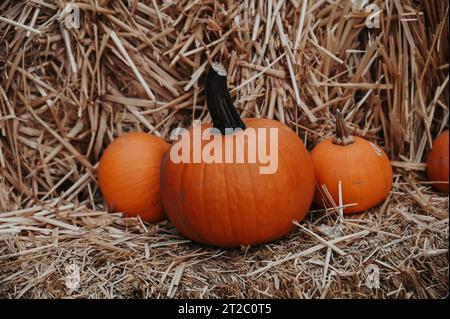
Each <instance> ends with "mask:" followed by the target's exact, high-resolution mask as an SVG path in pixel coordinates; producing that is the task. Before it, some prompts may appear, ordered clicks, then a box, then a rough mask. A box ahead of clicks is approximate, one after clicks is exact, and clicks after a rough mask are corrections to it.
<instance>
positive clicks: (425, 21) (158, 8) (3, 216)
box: [0, 0, 449, 298]
mask: <svg viewBox="0 0 450 319" xmlns="http://www.w3.org/2000/svg"><path fill="white" fill-rule="evenodd" d="M356 2H357V1H355V3H356ZM373 3H375V4H376V5H378V7H379V8H380V9H382V14H381V16H380V17H381V21H380V28H372V29H370V28H367V27H366V24H365V19H366V18H367V17H368V13H366V12H364V10H358V9H355V8H353V7H352V6H351V4H350V1H337V2H336V3H334V2H332V1H325V0H317V1H311V0H310V1H307V0H289V1H288V0H278V1H272V0H268V1H255V0H245V1H233V0H230V1H223V2H220V3H219V2H215V1H206V0H205V1H193V0H184V1H156V0H152V1H135V0H130V1H109V0H98V1H87V0H83V1H79V2H77V5H78V7H79V9H80V12H81V24H80V28H79V29H76V28H75V29H74V28H68V27H67V25H66V24H65V23H64V21H65V20H64V18H65V16H64V11H63V9H64V8H65V3H64V1H56V0H55V1H50V0H45V1H42V0H30V1H27V2H22V1H20V2H19V1H13V0H6V1H3V2H2V3H1V4H0V17H1V19H0V83H1V86H0V132H1V133H0V212H1V213H0V268H1V272H0V296H2V297H8V298H19V297H33V298H37V297H41V298H43V297H45V298H61V297H101V298H113V297H151V298H167V297H175V298H182V297H187V298H193V297H194V298H218V297H225V298H228V297H244V298H441V297H444V296H447V295H448V197H447V196H442V195H439V194H437V193H435V192H434V191H433V190H432V189H431V185H430V183H429V182H426V181H425V180H424V174H423V170H424V164H423V161H424V156H425V154H426V151H427V150H428V149H429V148H430V146H431V141H432V138H433V137H434V136H436V135H437V134H438V133H439V132H440V131H442V130H443V128H444V127H445V125H446V123H447V121H448V102H449V96H448V80H449V76H448V68H449V64H448V52H449V50H448V41H447V39H448V3H447V2H445V1H440V0H433V1H424V2H422V1H413V0H405V1H400V0H388V1H373ZM212 61H221V62H223V63H224V64H225V65H227V66H228V74H230V77H229V84H230V87H231V89H232V90H233V96H234V97H235V99H236V106H237V108H238V110H239V112H240V113H241V115H242V116H243V117H268V118H274V119H277V120H279V121H281V122H284V123H286V124H287V125H289V126H290V127H292V128H293V129H294V130H295V131H296V132H297V133H298V134H299V136H300V137H301V138H302V140H303V141H304V142H305V144H306V145H307V146H308V148H311V147H313V146H314V145H315V144H316V143H317V142H318V141H320V140H321V139H323V138H325V137H328V136H330V135H331V134H332V131H333V130H332V127H333V120H334V119H333V116H332V114H333V110H334V109H335V108H336V107H339V108H341V110H342V112H343V114H344V115H345V117H346V119H347V120H348V121H349V122H352V129H353V130H354V131H355V133H356V134H359V135H361V136H364V137H366V138H368V139H370V140H371V141H373V142H375V143H377V144H379V145H381V146H382V147H383V148H384V149H385V150H386V151H387V153H388V154H389V156H390V158H391V159H392V161H393V162H392V163H393V166H394V167H395V168H396V172H395V184H394V188H393V190H392V192H391V195H390V196H389V197H388V199H387V200H386V201H385V202H384V203H383V204H382V205H380V206H379V207H377V208H375V209H373V210H370V211H368V212H366V213H364V214H360V215H356V216H351V217H347V216H345V217H342V216H340V214H339V213H338V212H337V211H336V209H329V210H327V211H321V210H318V209H316V208H315V207H313V208H312V211H311V213H310V214H309V215H308V217H307V218H306V219H305V220H304V221H303V222H302V223H301V224H297V226H296V229H295V231H294V232H293V233H291V234H290V235H289V236H288V237H286V238H284V239H281V240H278V241H276V242H273V243H270V244H268V245H262V246H258V247H251V248H250V247H242V249H240V250H239V249H238V250H222V249H214V248H208V247H204V246H199V245H196V244H194V243H191V242H189V241H188V240H186V239H184V238H182V237H180V236H179V235H178V234H177V232H176V230H175V229H174V228H173V227H172V226H171V225H170V223H169V222H162V223H160V224H158V225H149V224H145V223H143V222H142V221H141V220H140V219H136V218H123V217H121V215H120V213H114V214H111V213H107V212H106V211H105V208H104V207H103V202H102V198H101V196H100V194H99V191H98V188H97V185H96V181H95V170H96V166H97V164H96V163H97V161H98V159H99V157H100V156H101V154H102V151H103V150H104V148H105V147H106V146H107V145H108V144H109V143H110V142H111V141H112V139H113V138H115V137H117V136H119V135H121V134H122V133H123V132H126V131H136V130H143V131H146V132H152V133H154V134H157V135H160V136H163V137H165V138H168V136H169V134H170V131H171V130H172V129H173V128H175V127H177V126H182V127H187V126H189V125H190V123H191V122H192V120H193V118H196V119H202V120H203V121H209V120H210V118H209V115H208V113H207V111H206V108H205V99H204V97H203V87H202V80H203V74H204V71H205V69H206V67H207V66H208V64H209V63H210V62H212ZM71 267H75V268H71ZM374 267H378V268H379V271H380V274H379V278H380V287H379V288H376V287H373V288H370V287H368V285H367V282H366V279H367V277H368V273H370V271H371V269H373V268H374ZM74 269H78V270H79V276H80V286H79V287H75V289H70V288H69V287H68V285H67V282H66V281H67V280H68V279H70V278H71V276H73V275H75V276H76V271H75V272H74ZM69 286H70V285H69ZM369 286H370V285H369Z"/></svg>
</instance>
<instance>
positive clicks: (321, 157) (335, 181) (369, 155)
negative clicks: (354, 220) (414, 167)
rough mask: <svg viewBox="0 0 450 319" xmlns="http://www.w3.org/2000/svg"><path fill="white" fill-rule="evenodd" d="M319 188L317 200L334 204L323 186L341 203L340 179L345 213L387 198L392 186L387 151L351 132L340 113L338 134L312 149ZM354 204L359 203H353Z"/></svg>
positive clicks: (337, 113) (321, 202) (367, 206)
mask: <svg viewBox="0 0 450 319" xmlns="http://www.w3.org/2000/svg"><path fill="white" fill-rule="evenodd" d="M311 156H312V159H313V162H314V172H315V177H316V183H317V186H318V189H317V190H316V195H315V198H314V202H315V203H316V204H318V205H320V206H322V207H323V206H327V207H331V206H333V203H330V200H329V198H328V197H327V196H326V193H325V192H324V190H323V189H322V185H325V186H326V189H327V190H328V192H329V193H330V195H331V197H332V199H333V201H334V204H336V205H339V186H338V185H339V181H340V182H341V193H342V204H343V205H349V206H347V207H345V208H344V213H345V214H351V213H358V212H362V211H364V210H366V209H369V208H372V207H374V206H376V205H377V204H378V203H380V202H381V201H382V200H384V199H385V198H386V197H387V195H388V194H389V192H390V190H391V188H392V181H393V175H392V166H391V163H390V161H389V158H388V157H387V155H386V154H385V153H384V151H383V150H382V149H381V148H380V147H378V146H376V145H375V144H373V143H372V142H369V141H367V140H366V139H363V138H361V137H357V136H351V135H350V134H348V131H347V127H346V124H345V122H344V119H343V117H342V115H341V112H340V111H339V110H337V112H336V136H335V137H333V138H329V139H326V140H324V141H322V142H321V143H319V144H318V145H316V146H315V147H314V149H313V150H312V152H311ZM351 204H356V205H353V206H351Z"/></svg>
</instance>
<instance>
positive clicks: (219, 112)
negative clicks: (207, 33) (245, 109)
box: [205, 62, 245, 135]
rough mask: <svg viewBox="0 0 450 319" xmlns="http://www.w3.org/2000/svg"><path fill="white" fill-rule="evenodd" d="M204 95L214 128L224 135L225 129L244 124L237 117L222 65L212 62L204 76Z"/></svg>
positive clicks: (225, 72) (242, 126)
mask: <svg viewBox="0 0 450 319" xmlns="http://www.w3.org/2000/svg"><path fill="white" fill-rule="evenodd" d="M205 95H206V101H207V105H208V110H209V113H210V114H211V118H212V121H213V124H214V127H215V128H217V129H219V130H220V132H221V133H222V134H224V135H225V129H227V128H228V129H233V130H234V129H236V128H241V129H243V130H245V124H244V122H242V120H241V118H240V117H239V114H238V112H237V111H236V108H235V107H234V104H233V102H232V100H231V96H230V92H228V87H227V71H226V70H225V68H224V67H223V65H222V64H220V63H217V62H214V63H213V64H212V65H211V67H210V68H209V71H208V74H207V75H206V82H205Z"/></svg>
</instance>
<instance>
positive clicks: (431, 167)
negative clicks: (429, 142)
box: [427, 130, 448, 193]
mask: <svg viewBox="0 0 450 319" xmlns="http://www.w3.org/2000/svg"><path fill="white" fill-rule="evenodd" d="M427 175H428V179H429V180H430V181H433V182H434V183H433V186H434V187H435V188H436V189H437V190H439V191H441V192H447V193H448V130H446V131H444V132H442V133H441V134H440V135H439V136H438V137H437V138H436V139H435V140H434V141H433V148H432V149H431V150H430V151H429V152H428V156H427Z"/></svg>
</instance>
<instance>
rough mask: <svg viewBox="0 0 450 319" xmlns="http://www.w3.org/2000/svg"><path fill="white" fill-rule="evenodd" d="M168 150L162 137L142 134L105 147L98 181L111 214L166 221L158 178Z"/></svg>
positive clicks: (133, 134) (134, 133)
mask: <svg viewBox="0 0 450 319" xmlns="http://www.w3.org/2000/svg"><path fill="white" fill-rule="evenodd" d="M168 149H169V144H167V143H166V142H165V141H164V140H163V139H162V138H160V137H157V136H155V135H151V134H147V133H142V132H133V133H126V134H124V135H122V136H121V137H119V138H117V139H115V140H114V141H113V142H112V143H111V144H110V145H109V146H108V147H107V148H106V150H105V151H104V153H103V155H102V157H101V159H100V163H99V166H98V182H99V187H100V190H101V192H102V195H103V197H104V199H105V202H106V204H107V206H108V208H109V209H110V210H111V211H119V212H123V213H125V215H126V216H137V215H139V216H140V217H141V218H142V219H143V220H145V221H148V222H157V221H160V220H162V219H164V217H165V214H164V212H163V208H162V204H161V195H160V188H159V179H160V168H161V163H162V161H163V158H164V155H165V153H166V151H167V150H168Z"/></svg>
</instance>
